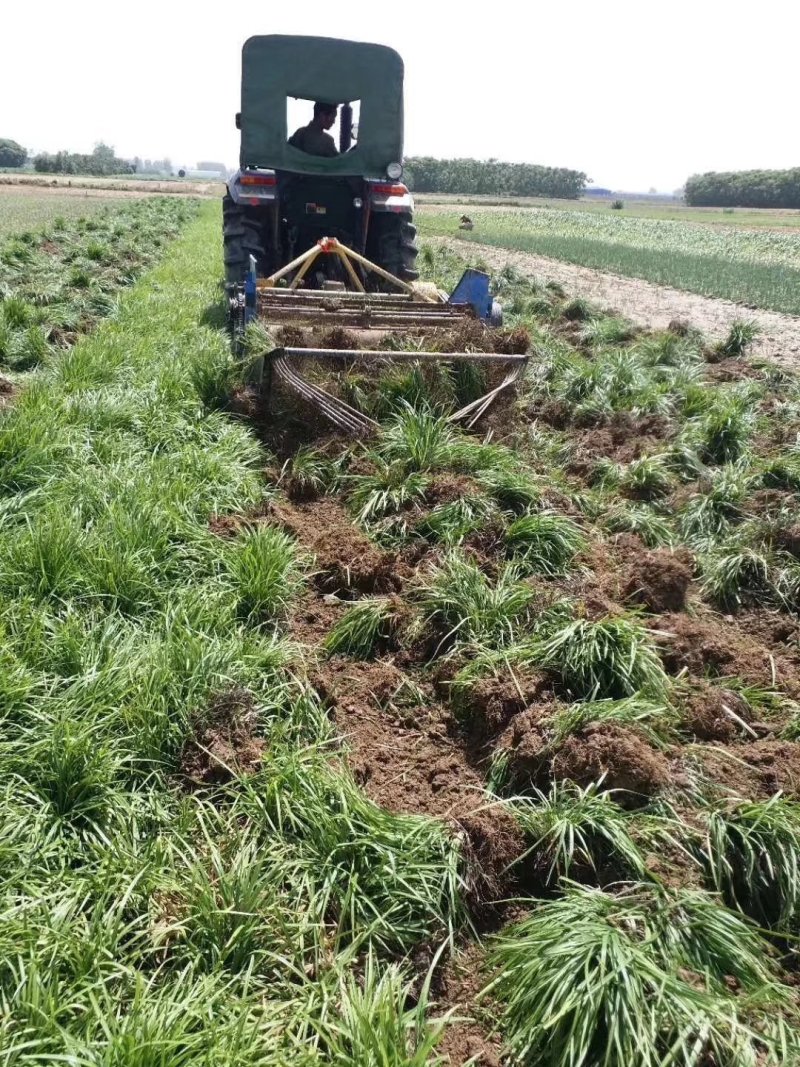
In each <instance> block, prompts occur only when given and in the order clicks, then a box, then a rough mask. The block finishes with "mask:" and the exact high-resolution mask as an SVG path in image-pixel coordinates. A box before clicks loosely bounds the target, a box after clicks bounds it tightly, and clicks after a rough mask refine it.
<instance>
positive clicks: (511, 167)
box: [404, 156, 588, 200]
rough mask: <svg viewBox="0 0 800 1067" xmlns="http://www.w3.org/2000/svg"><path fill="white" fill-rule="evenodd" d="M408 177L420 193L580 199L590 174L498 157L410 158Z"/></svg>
mask: <svg viewBox="0 0 800 1067" xmlns="http://www.w3.org/2000/svg"><path fill="white" fill-rule="evenodd" d="M404 167H405V177H406V182H407V183H408V186H409V188H411V189H413V190H414V192H417V193H483V194H487V195H490V196H555V197H559V198H561V199H566V200H576V199H577V198H578V197H579V196H580V195H581V194H582V193H583V190H584V188H585V186H586V182H587V181H588V178H587V177H586V175H585V174H584V173H583V171H579V170H568V169H567V168H566V167H541V166H538V165H537V164H535V163H501V162H500V161H499V160H497V159H486V160H481V159H433V158H432V157H431V156H411V157H410V158H409V159H406V161H405V164H404Z"/></svg>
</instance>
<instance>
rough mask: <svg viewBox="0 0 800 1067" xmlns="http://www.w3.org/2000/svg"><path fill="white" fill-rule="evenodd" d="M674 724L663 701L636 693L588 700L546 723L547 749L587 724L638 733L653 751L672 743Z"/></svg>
mask: <svg viewBox="0 0 800 1067" xmlns="http://www.w3.org/2000/svg"><path fill="white" fill-rule="evenodd" d="M675 721H676V716H675V713H674V711H673V710H672V709H671V708H670V706H669V705H668V704H667V703H666V702H665V701H657V700H653V699H651V698H650V697H648V696H646V695H644V694H642V693H636V694H634V695H633V696H629V697H623V698H622V699H619V700H587V701H581V702H579V703H575V704H570V705H568V706H567V707H566V708H559V710H558V711H556V713H555V714H554V715H553V716H552V717H551V718H550V719H549V720H548V722H547V736H548V747H552V748H556V747H558V746H559V745H560V744H561V743H562V742H563V741H564V740H565V739H566V738H567V737H569V736H570V735H571V734H574V733H577V732H578V731H579V730H582V729H583V728H584V726H588V725H589V724H590V723H614V724H616V725H617V726H626V727H628V728H633V729H635V730H637V731H638V732H639V733H640V734H642V736H643V737H645V738H646V739H647V741H648V742H649V743H650V744H651V745H653V746H654V747H656V748H663V747H664V746H665V744H666V743H667V742H668V741H670V740H671V738H672V735H673V729H674V725H675Z"/></svg>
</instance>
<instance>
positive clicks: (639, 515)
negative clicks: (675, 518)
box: [606, 504, 675, 548]
mask: <svg viewBox="0 0 800 1067" xmlns="http://www.w3.org/2000/svg"><path fill="white" fill-rule="evenodd" d="M606 528H607V529H608V530H609V531H610V532H611V533H634V534H637V535H638V536H639V537H641V539H642V541H644V543H645V544H646V545H647V547H648V548H660V547H662V546H664V545H672V544H674V543H675V533H674V531H673V529H672V526H671V525H670V523H669V520H668V519H667V518H666V517H665V516H663V515H659V513H658V512H657V511H654V510H653V509H652V508H650V507H647V505H645V504H627V505H623V504H620V505H617V506H616V507H614V508H612V509H611V511H609V512H608V514H607V516H606Z"/></svg>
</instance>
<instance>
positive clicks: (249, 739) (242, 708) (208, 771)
mask: <svg viewBox="0 0 800 1067" xmlns="http://www.w3.org/2000/svg"><path fill="white" fill-rule="evenodd" d="M257 725H258V712H257V709H256V707H255V703H254V701H253V695H252V693H250V692H249V690H247V689H230V690H228V691H226V692H223V693H217V694H215V695H214V696H212V697H211V699H210V700H209V702H208V705H207V707H206V708H205V709H204V710H203V712H202V713H201V714H199V715H198V717H197V722H196V725H195V730H194V735H193V736H192V737H191V738H189V739H188V740H187V742H186V744H185V745H184V747H183V752H182V753H181V759H180V768H181V773H182V774H184V775H185V776H186V778H188V779H189V780H190V781H192V782H194V783H195V784H197V785H214V784H219V783H222V782H229V781H231V780H232V779H233V778H235V777H237V776H239V775H242V774H252V773H254V772H255V771H256V770H258V767H259V765H260V763H261V757H262V756H263V753H264V747H265V744H264V741H263V739H262V738H260V737H258V736H257V735H256V733H255V731H256V727H257Z"/></svg>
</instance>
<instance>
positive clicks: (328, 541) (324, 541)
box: [272, 498, 398, 593]
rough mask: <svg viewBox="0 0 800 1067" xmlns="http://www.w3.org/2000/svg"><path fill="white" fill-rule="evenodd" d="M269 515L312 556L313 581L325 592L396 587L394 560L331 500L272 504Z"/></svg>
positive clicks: (387, 590)
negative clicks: (311, 553)
mask: <svg viewBox="0 0 800 1067" xmlns="http://www.w3.org/2000/svg"><path fill="white" fill-rule="evenodd" d="M272 515H273V517H274V518H275V519H276V520H277V521H278V522H279V523H280V524H281V526H284V527H285V528H286V529H287V530H289V531H290V532H291V533H293V534H294V536H295V537H296V538H297V539H298V541H300V543H301V544H302V545H303V546H304V547H306V548H307V549H309V550H310V551H311V552H313V553H314V556H315V557H316V568H315V569H316V575H315V578H314V581H315V584H316V585H317V586H318V587H319V588H320V589H323V590H324V591H325V592H329V593H337V592H347V591H348V590H355V591H358V592H361V593H378V592H389V591H391V590H393V589H395V588H396V587H397V584H398V578H397V575H396V574H395V570H394V566H393V564H394V556H393V555H392V554H391V553H387V552H383V551H381V549H379V548H378V547H377V546H376V545H374V544H373V543H372V542H371V541H370V540H369V539H368V538H367V537H366V536H365V535H364V534H363V533H362V532H361V531H360V530H359V529H358V527H357V526H356V525H355V524H354V523H353V522H352V521H351V519H350V516H349V515H348V514H347V512H346V511H345V509H344V508H343V507H342V505H341V504H339V503H337V502H336V501H335V500H331V499H330V498H323V499H321V500H314V501H308V502H304V503H296V504H294V503H287V504H283V503H275V504H273V505H272Z"/></svg>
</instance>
